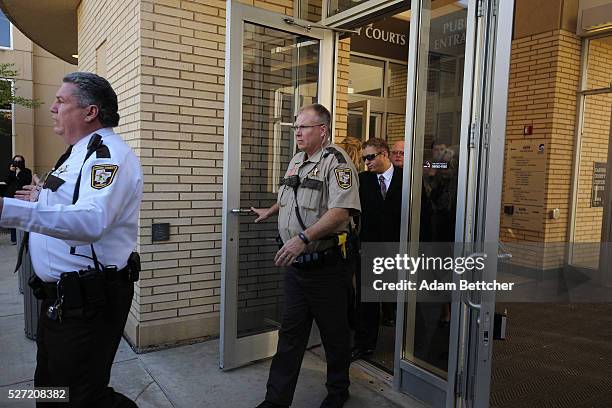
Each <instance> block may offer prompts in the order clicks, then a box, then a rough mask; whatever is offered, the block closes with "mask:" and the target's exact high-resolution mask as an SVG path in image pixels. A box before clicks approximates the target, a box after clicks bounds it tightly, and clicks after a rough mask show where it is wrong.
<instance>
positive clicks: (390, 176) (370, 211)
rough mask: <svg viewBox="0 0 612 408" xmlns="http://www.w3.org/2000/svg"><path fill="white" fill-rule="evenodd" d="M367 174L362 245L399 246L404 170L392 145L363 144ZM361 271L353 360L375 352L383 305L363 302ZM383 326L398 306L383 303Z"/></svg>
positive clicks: (362, 189)
mask: <svg viewBox="0 0 612 408" xmlns="http://www.w3.org/2000/svg"><path fill="white" fill-rule="evenodd" d="M362 159H363V161H364V162H365V165H366V168H367V171H364V172H361V173H359V197H360V201H361V231H360V234H359V237H360V239H361V242H398V241H399V237H400V224H401V222H400V219H401V206H402V172H403V170H402V168H401V167H394V166H393V164H392V163H391V160H390V152H389V145H387V142H385V141H384V140H383V139H378V138H373V139H370V140H368V141H366V142H364V143H363V150H362ZM360 272H361V271H360V270H358V271H357V274H356V276H357V282H356V283H357V285H356V286H357V327H356V331H355V346H354V349H353V352H352V356H351V357H352V359H353V360H357V359H359V358H363V357H367V356H369V355H371V354H372V353H373V352H374V350H375V349H376V342H377V340H378V324H379V320H380V308H381V305H380V303H378V302H362V301H361V273H360ZM382 307H383V323H386V324H387V325H394V321H393V320H394V316H395V310H394V308H395V303H383V305H382Z"/></svg>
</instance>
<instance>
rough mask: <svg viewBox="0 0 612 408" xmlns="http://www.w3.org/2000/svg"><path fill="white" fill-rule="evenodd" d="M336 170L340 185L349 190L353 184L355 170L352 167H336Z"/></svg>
mask: <svg viewBox="0 0 612 408" xmlns="http://www.w3.org/2000/svg"><path fill="white" fill-rule="evenodd" d="M335 172H336V181H337V182H338V187H340V188H342V189H344V190H348V189H349V188H351V186H352V185H353V172H352V171H351V169H343V168H340V169H335Z"/></svg>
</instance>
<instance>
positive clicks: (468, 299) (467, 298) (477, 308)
mask: <svg viewBox="0 0 612 408" xmlns="http://www.w3.org/2000/svg"><path fill="white" fill-rule="evenodd" d="M476 257H479V258H486V257H487V254H486V253H485V252H474V253H472V254H470V255H468V256H467V258H472V259H473V258H476ZM465 303H466V304H467V305H468V306H469V307H470V308H471V309H474V310H475V311H477V312H480V309H481V308H482V305H481V304H480V303H476V302H474V301H473V300H472V291H471V290H469V289H468V290H467V293H466V294H465Z"/></svg>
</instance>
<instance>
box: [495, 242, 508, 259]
mask: <svg viewBox="0 0 612 408" xmlns="http://www.w3.org/2000/svg"><path fill="white" fill-rule="evenodd" d="M497 246H498V250H499V252H498V254H497V259H512V254H511V253H510V252H508V250H507V249H506V246H505V245H504V244H503V242H501V241H498V242H497Z"/></svg>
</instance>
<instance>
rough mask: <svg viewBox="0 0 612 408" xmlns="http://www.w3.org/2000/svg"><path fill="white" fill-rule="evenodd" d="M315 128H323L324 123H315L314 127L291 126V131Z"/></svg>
mask: <svg viewBox="0 0 612 408" xmlns="http://www.w3.org/2000/svg"><path fill="white" fill-rule="evenodd" d="M317 126H325V123H317V124H316V125H299V126H296V125H293V126H291V129H292V130H293V131H294V132H297V131H298V130H299V131H302V130H304V129H308V128H313V127H317Z"/></svg>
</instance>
